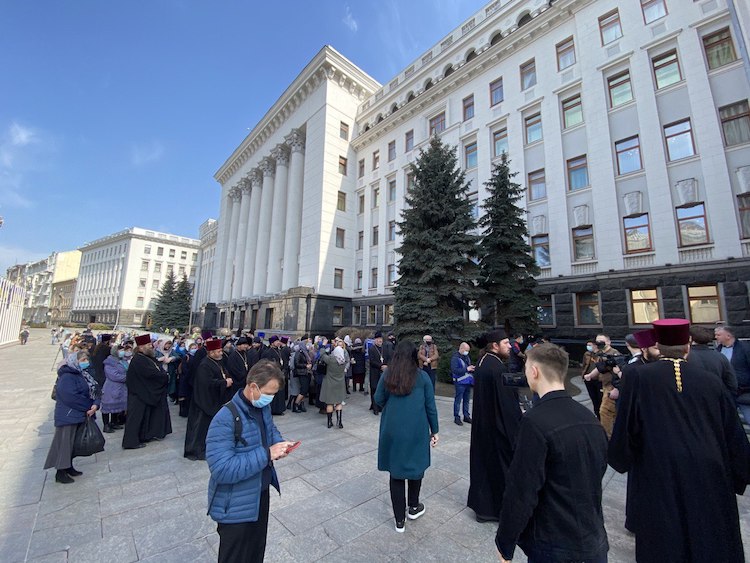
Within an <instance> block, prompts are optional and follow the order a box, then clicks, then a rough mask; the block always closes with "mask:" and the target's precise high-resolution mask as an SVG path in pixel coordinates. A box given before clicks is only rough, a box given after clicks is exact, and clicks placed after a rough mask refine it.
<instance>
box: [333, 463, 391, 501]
mask: <svg viewBox="0 0 750 563" xmlns="http://www.w3.org/2000/svg"><path fill="white" fill-rule="evenodd" d="M388 480H389V476H388V473H386V472H384V471H377V470H374V471H368V472H367V473H364V474H363V475H358V476H357V477H354V478H352V479H349V480H347V481H344V482H342V483H339V484H338V485H336V486H335V487H333V488H332V489H331V492H332V493H333V494H334V495H336V496H337V497H339V498H340V499H342V500H344V501H346V502H348V503H349V504H351V505H354V506H356V505H358V504H361V503H363V502H366V501H368V500H370V499H372V498H376V497H379V496H381V495H382V494H383V493H384V492H387V491H388Z"/></svg>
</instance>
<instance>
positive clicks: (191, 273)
mask: <svg viewBox="0 0 750 563" xmlns="http://www.w3.org/2000/svg"><path fill="white" fill-rule="evenodd" d="M193 276H195V266H190V277H193Z"/></svg>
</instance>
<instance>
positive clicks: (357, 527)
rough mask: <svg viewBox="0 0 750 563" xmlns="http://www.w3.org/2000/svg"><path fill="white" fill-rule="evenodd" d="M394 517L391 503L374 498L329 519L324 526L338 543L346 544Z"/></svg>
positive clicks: (327, 532)
mask: <svg viewBox="0 0 750 563" xmlns="http://www.w3.org/2000/svg"><path fill="white" fill-rule="evenodd" d="M392 519H393V513H392V511H391V507H390V505H389V506H386V505H385V503H383V502H382V501H381V500H379V499H375V498H374V499H372V500H369V501H367V502H366V503H364V504H360V505H359V506H357V507H355V508H352V509H351V510H347V511H346V512H344V513H343V514H339V515H338V516H336V517H335V518H332V519H331V520H328V521H327V522H325V523H323V528H324V529H325V532H326V534H328V536H329V537H330V538H332V539H333V540H334V541H335V542H336V543H337V544H339V545H345V544H347V543H349V542H351V541H352V540H354V539H356V538H358V537H359V536H361V535H362V534H366V533H369V532H370V531H372V530H373V529H375V528H377V527H378V526H380V525H381V524H383V523H384V522H387V521H389V520H392Z"/></svg>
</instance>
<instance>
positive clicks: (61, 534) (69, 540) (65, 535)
mask: <svg viewBox="0 0 750 563" xmlns="http://www.w3.org/2000/svg"><path fill="white" fill-rule="evenodd" d="M101 537H102V529H101V525H100V524H99V523H98V522H97V523H83V524H77V523H75V522H73V521H71V522H70V523H69V524H68V525H67V526H58V527H56V528H49V529H46V530H34V532H33V533H32V534H31V543H30V544H29V557H38V556H40V555H47V554H49V553H53V552H55V551H60V550H61V549H65V550H67V549H69V548H70V547H71V546H74V545H75V546H81V545H83V544H85V543H88V542H92V541H97V540H100V539H101Z"/></svg>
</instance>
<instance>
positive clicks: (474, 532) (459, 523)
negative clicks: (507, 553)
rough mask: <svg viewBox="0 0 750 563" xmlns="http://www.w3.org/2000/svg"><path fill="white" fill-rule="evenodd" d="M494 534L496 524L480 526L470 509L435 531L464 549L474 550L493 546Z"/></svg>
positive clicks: (489, 523) (488, 523)
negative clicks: (483, 546)
mask: <svg viewBox="0 0 750 563" xmlns="http://www.w3.org/2000/svg"><path fill="white" fill-rule="evenodd" d="M438 494H442V493H438ZM496 532H497V524H495V523H492V522H485V523H481V524H480V523H479V522H477V521H476V518H475V517H474V511H473V510H471V509H470V508H466V509H464V510H462V511H461V512H459V513H458V514H456V516H454V517H453V518H451V519H450V520H448V521H447V522H446V523H445V524H443V525H441V526H440V527H439V528H438V530H437V533H438V534H445V535H447V536H450V537H451V538H452V539H453V541H455V542H456V543H458V544H459V545H462V546H464V547H465V548H466V549H476V548H477V547H478V546H482V545H489V546H493V545H494V542H495V533H496Z"/></svg>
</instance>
